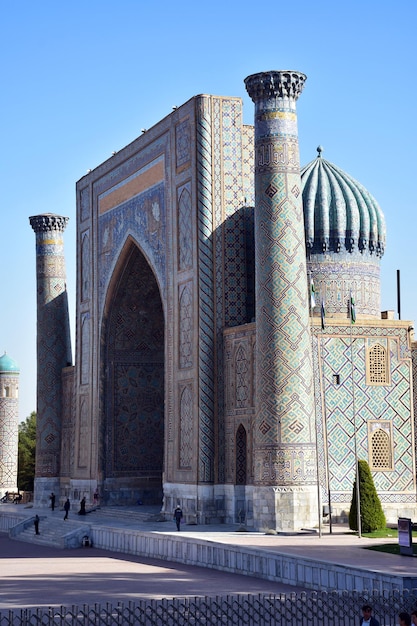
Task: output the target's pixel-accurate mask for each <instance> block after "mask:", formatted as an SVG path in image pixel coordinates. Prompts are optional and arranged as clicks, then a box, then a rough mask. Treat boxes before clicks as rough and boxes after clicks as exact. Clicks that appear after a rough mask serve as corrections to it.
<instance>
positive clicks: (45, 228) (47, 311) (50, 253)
mask: <svg viewBox="0 0 417 626" xmlns="http://www.w3.org/2000/svg"><path fill="white" fill-rule="evenodd" d="M29 220H30V224H31V226H32V228H33V230H34V231H35V233H36V277H37V412H38V423H37V431H38V436H37V450H36V477H37V478H40V477H43V478H55V477H57V476H58V473H59V463H60V460H59V459H60V447H61V428H62V418H61V411H62V369H63V368H64V367H66V366H68V365H71V363H72V354H71V339H70V330H69V315H68V299H67V291H66V279H65V275H66V272H65V257H64V239H63V232H64V230H65V228H66V225H67V222H68V218H67V217H62V216H59V215H53V214H44V215H38V216H33V217H30V218H29Z"/></svg>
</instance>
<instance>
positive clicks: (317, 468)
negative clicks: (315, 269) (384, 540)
mask: <svg viewBox="0 0 417 626" xmlns="http://www.w3.org/2000/svg"><path fill="white" fill-rule="evenodd" d="M314 292H315V289H314V282H313V277H312V275H311V274H310V310H311V348H312V353H313V355H314V331H313V327H314V311H313V309H314V307H315V305H316V301H315V297H314ZM317 356H318V351H317ZM313 398H314V418H315V431H316V472H317V509H318V516H319V538H320V539H321V536H322V525H321V495H320V474H319V454H318V451H319V450H318V437H317V407H316V393H315V384H314V365H313Z"/></svg>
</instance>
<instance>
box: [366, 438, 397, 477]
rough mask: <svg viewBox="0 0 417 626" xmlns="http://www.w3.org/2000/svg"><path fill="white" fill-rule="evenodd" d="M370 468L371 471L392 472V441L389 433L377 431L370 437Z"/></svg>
mask: <svg viewBox="0 0 417 626" xmlns="http://www.w3.org/2000/svg"><path fill="white" fill-rule="evenodd" d="M370 443H371V447H370V452H371V454H370V457H371V458H370V466H371V469H373V470H392V469H393V466H392V441H391V437H390V435H389V433H387V432H386V431H385V430H382V429H377V430H375V431H374V432H373V433H372V435H371V442H370Z"/></svg>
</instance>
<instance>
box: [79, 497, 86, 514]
mask: <svg viewBox="0 0 417 626" xmlns="http://www.w3.org/2000/svg"><path fill="white" fill-rule="evenodd" d="M85 513H86V511H85V497H84V498H83V499H82V500H81V502H80V510H79V511H78V515H85Z"/></svg>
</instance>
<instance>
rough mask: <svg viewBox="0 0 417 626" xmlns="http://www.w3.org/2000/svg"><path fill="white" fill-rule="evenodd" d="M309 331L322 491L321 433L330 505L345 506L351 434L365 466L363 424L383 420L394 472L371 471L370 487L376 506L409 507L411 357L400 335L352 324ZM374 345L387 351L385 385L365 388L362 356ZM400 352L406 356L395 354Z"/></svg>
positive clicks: (411, 496)
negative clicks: (389, 436)
mask: <svg viewBox="0 0 417 626" xmlns="http://www.w3.org/2000/svg"><path fill="white" fill-rule="evenodd" d="M314 332H315V337H314V346H315V350H314V360H315V372H320V371H321V376H322V378H321V380H320V378H319V377H318V376H316V377H315V381H316V419H317V430H318V448H319V450H318V451H319V461H320V462H319V467H320V468H321V472H320V484H321V485H322V488H323V489H324V490H326V476H325V472H324V469H325V468H326V456H325V454H324V449H325V448H324V444H323V433H325V435H326V440H327V443H328V470H329V476H330V489H331V494H332V501H333V502H340V503H345V504H347V505H348V504H350V501H351V497H352V487H353V480H354V472H355V463H354V459H355V456H354V446H355V432H356V443H357V453H358V458H360V459H365V460H366V461H368V462H369V449H368V422H369V421H370V420H380V419H381V420H385V421H386V420H388V421H391V422H392V424H393V439H394V442H393V444H394V446H393V449H394V468H395V469H394V471H385V472H373V478H374V482H375V486H376V488H377V490H378V493H379V495H380V498H381V501H382V502H413V501H414V500H415V478H414V473H413V450H412V438H413V433H412V422H411V415H412V410H413V409H412V394H411V390H410V385H409V380H410V376H411V359H410V356H411V355H410V350H409V348H407V337H406V334H407V333H406V330H405V329H398V328H378V327H375V328H370V327H368V326H367V327H361V326H358V325H355V326H353V327H343V326H329V327H326V328H325V330H324V331H321V330H320V329H318V328H317V327H315V328H314ZM375 342H378V343H380V344H381V345H383V346H384V347H386V348H388V349H389V354H390V370H391V384H389V385H369V384H366V377H365V371H366V362H365V351H366V349H367V347H369V346H371V345H373V344H374V343H375ZM317 347H318V350H319V352H318V351H317ZM401 347H404V348H405V352H406V353H407V356H406V357H404V356H402V355H401V352H402V350H401ZM352 361H353V369H352ZM334 374H337V375H338V376H339V384H335V381H334V378H333V376H334ZM352 374H353V378H352ZM352 380H353V381H354V382H353V383H352Z"/></svg>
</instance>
